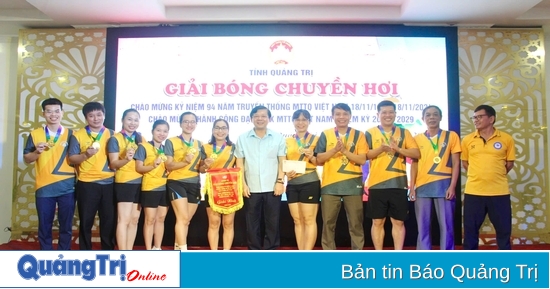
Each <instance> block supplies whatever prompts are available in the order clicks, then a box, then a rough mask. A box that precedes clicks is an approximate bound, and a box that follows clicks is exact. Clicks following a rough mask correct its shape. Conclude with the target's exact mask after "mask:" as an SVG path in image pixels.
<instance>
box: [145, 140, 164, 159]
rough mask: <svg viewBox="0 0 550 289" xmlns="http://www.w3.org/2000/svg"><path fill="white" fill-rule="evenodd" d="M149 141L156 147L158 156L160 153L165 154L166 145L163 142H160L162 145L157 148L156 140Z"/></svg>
mask: <svg viewBox="0 0 550 289" xmlns="http://www.w3.org/2000/svg"><path fill="white" fill-rule="evenodd" d="M149 143H150V144H151V145H152V146H153V147H154V148H155V150H157V156H160V155H163V154H164V146H163V145H162V144H160V146H159V147H158V148H157V147H155V142H154V141H150V142H149Z"/></svg>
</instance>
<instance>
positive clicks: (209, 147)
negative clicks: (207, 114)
mask: <svg viewBox="0 0 550 289" xmlns="http://www.w3.org/2000/svg"><path fill="white" fill-rule="evenodd" d="M202 154H203V158H204V161H203V162H202V163H201V166H200V171H201V173H205V172H206V170H208V169H220V168H232V167H234V166H235V161H236V158H235V146H234V144H233V143H232V142H231V140H229V123H228V122H227V121H225V120H223V119H217V120H216V121H214V124H213V126H212V136H211V138H210V141H209V142H208V144H205V145H204V146H203V151H202ZM205 199H206V213H207V215H208V243H210V249H212V250H217V249H218V243H219V236H220V235H219V234H220V233H219V231H220V223H222V222H223V249H224V250H230V249H231V245H232V244H233V237H234V236H235V230H234V221H235V213H231V214H224V215H223V218H222V214H220V213H217V212H215V211H214V210H212V208H210V205H209V203H208V195H206V196H205ZM222 219H223V221H222Z"/></svg>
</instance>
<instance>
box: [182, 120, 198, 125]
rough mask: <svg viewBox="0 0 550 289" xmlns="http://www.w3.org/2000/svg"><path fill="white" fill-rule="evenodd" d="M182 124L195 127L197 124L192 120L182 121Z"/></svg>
mask: <svg viewBox="0 0 550 289" xmlns="http://www.w3.org/2000/svg"><path fill="white" fill-rule="evenodd" d="M182 123H183V124H190V125H196V124H197V122H196V121H194V120H184V121H182Z"/></svg>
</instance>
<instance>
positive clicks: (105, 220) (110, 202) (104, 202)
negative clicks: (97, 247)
mask: <svg viewBox="0 0 550 289" xmlns="http://www.w3.org/2000/svg"><path fill="white" fill-rule="evenodd" d="M75 191H76V204H77V208H78V217H79V218H80V227H79V233H78V238H79V246H80V250H92V227H93V225H94V219H95V215H96V213H99V236H100V239H101V250H114V249H115V230H116V224H117V215H116V202H115V195H114V192H113V191H114V189H113V184H106V185H102V184H97V183H88V182H81V181H78V182H77V184H76V188H75Z"/></svg>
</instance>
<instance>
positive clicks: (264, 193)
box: [235, 105, 286, 250]
mask: <svg viewBox="0 0 550 289" xmlns="http://www.w3.org/2000/svg"><path fill="white" fill-rule="evenodd" d="M250 119H251V120H252V123H253V124H254V129H252V130H250V131H248V132H246V133H244V134H242V135H240V136H239V139H238V141H237V145H236V149H235V156H236V157H237V167H239V168H241V169H243V170H244V176H245V184H244V193H243V196H244V197H245V201H244V206H245V212H246V234H247V242H248V249H249V250H262V249H264V250H273V249H277V248H278V247H279V245H280V236H279V214H280V209H281V195H282V194H283V192H284V181H283V176H284V173H283V160H285V158H286V144H285V139H284V137H283V135H281V134H280V133H278V132H275V131H272V130H270V129H268V128H267V124H268V123H269V120H270V119H271V111H269V109H267V107H265V106H261V105H260V106H256V107H254V108H253V109H252V111H250ZM262 210H263V215H264V221H265V226H264V227H265V235H264V236H261V233H260V222H261V216H262ZM262 239H263V246H262Z"/></svg>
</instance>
